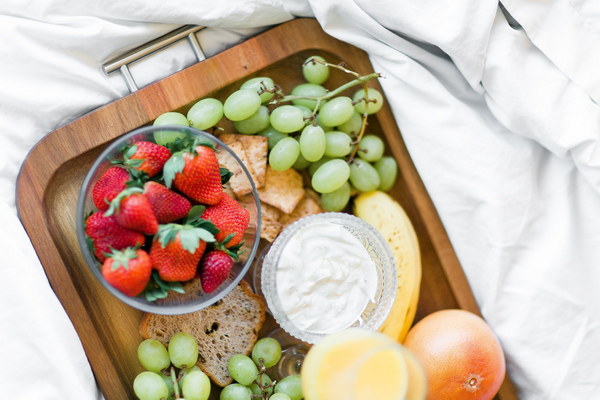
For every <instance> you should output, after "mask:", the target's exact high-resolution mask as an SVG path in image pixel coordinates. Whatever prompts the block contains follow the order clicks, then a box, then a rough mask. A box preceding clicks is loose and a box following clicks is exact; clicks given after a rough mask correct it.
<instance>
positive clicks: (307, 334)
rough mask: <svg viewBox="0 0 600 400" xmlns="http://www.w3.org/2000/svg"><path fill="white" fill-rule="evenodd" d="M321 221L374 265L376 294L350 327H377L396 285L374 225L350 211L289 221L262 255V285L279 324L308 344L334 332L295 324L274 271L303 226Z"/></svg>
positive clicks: (388, 253)
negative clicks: (341, 232) (342, 233)
mask: <svg viewBox="0 0 600 400" xmlns="http://www.w3.org/2000/svg"><path fill="white" fill-rule="evenodd" d="M321 222H329V223H332V224H335V225H339V226H341V227H342V228H343V229H345V230H346V231H348V232H349V233H350V234H352V236H354V237H355V238H356V239H358V241H359V242H360V243H361V244H362V245H363V246H364V248H365V249H366V251H367V253H368V255H369V257H370V258H371V260H372V261H373V263H374V264H375V268H376V276H377V280H376V289H375V295H374V296H373V300H374V301H372V300H369V301H368V304H367V305H366V307H365V308H364V310H363V311H362V313H361V315H360V316H359V317H358V318H357V319H356V320H355V321H354V323H352V324H351V326H352V327H362V328H365V329H370V330H376V329H378V328H379V327H380V326H381V324H382V323H383V322H384V321H385V319H386V318H387V315H388V314H389V312H390V309H391V307H392V304H393V302H394V299H395V296H396V287H397V277H396V264H395V262H394V258H393V256H392V252H391V249H390V248H389V245H388V244H387V242H386V241H385V239H384V238H383V237H382V236H381V234H379V232H377V231H376V230H375V228H373V227H372V226H371V225H369V224H368V223H367V222H365V221H363V220H362V219H360V218H358V217H355V216H353V215H350V214H345V213H334V212H328V213H321V214H315V215H311V216H308V217H304V218H301V219H299V220H298V221H296V222H294V223H292V224H290V225H289V226H288V227H286V228H285V229H284V230H283V231H282V232H281V233H280V234H279V236H278V237H277V239H276V240H275V241H274V242H273V244H272V246H271V248H270V249H269V251H268V253H267V255H266V256H265V258H264V261H263V264H262V271H261V286H262V292H263V295H264V296H265V298H266V300H267V304H268V306H269V309H270V311H271V313H272V314H273V317H274V318H275V320H276V321H277V322H278V323H279V325H280V326H281V327H282V328H283V329H284V330H285V331H286V332H288V333H289V334H290V335H292V336H294V337H296V338H297V339H299V340H301V341H303V342H306V343H310V344H314V343H317V342H318V341H319V340H320V339H322V338H323V337H325V336H327V335H328V334H329V333H333V332H327V333H319V332H316V330H311V331H309V330H306V329H301V328H299V327H298V326H297V324H294V322H293V321H292V319H291V318H290V317H289V316H288V314H287V313H286V312H285V311H284V308H283V304H282V302H281V299H280V296H279V295H278V287H277V285H278V283H277V272H278V265H279V264H280V260H281V257H282V253H283V251H284V249H285V248H286V246H287V245H288V244H289V243H290V240H291V239H292V238H293V237H294V236H295V235H296V234H297V233H298V232H299V231H301V230H302V229H303V228H305V227H308V226H310V225H312V224H316V223H321ZM303 266H304V265H303ZM319 279H321V278H319ZM319 282H320V284H323V283H325V282H324V281H322V280H319ZM321 287H322V286H321ZM342 293H344V292H342ZM346 293H347V292H346ZM338 297H339V296H338ZM298 307H300V306H298ZM320 307H322V309H323V310H326V309H327V307H328V304H324V303H323V304H322V305H320Z"/></svg>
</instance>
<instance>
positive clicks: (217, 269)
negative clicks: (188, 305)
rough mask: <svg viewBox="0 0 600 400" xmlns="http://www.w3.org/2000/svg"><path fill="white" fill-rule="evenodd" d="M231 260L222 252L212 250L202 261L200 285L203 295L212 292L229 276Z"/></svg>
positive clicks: (231, 265)
mask: <svg viewBox="0 0 600 400" xmlns="http://www.w3.org/2000/svg"><path fill="white" fill-rule="evenodd" d="M232 267H233V259H232V258H231V257H230V256H229V255H228V254H227V253H226V252H224V251H221V250H213V251H211V252H209V253H207V254H206V256H205V257H204V259H203V260H202V265H201V271H200V283H201V284H202V290H204V292H205V293H212V292H214V291H215V290H216V289H217V288H218V287H219V286H221V284H222V283H223V282H225V280H226V279H227V277H228V276H229V273H230V272H231V268H232Z"/></svg>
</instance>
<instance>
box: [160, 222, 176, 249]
mask: <svg viewBox="0 0 600 400" xmlns="http://www.w3.org/2000/svg"><path fill="white" fill-rule="evenodd" d="M180 227H181V225H178V224H165V225H159V226H158V233H157V234H156V236H155V240H156V237H158V240H159V242H160V245H161V246H162V247H163V248H165V247H167V245H168V244H169V243H171V242H172V241H173V240H175V238H176V237H177V232H178V231H179V228H180Z"/></svg>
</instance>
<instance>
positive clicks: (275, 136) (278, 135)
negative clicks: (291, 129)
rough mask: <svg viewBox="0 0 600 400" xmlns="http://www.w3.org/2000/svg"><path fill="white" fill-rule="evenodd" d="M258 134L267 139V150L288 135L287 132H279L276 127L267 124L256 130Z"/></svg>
mask: <svg viewBox="0 0 600 400" xmlns="http://www.w3.org/2000/svg"><path fill="white" fill-rule="evenodd" d="M258 135H259V136H264V137H266V138H267V139H269V150H271V149H272V148H273V147H275V145H276V144H277V143H278V142H279V141H280V140H281V139H283V138H286V137H288V134H287V133H282V132H279V131H278V130H277V129H275V128H273V127H272V126H269V127H268V128H267V129H264V130H262V131H260V132H258Z"/></svg>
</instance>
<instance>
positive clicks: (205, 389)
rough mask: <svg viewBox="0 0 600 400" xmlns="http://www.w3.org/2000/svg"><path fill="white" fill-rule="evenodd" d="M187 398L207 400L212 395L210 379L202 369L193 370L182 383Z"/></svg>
mask: <svg viewBox="0 0 600 400" xmlns="http://www.w3.org/2000/svg"><path fill="white" fill-rule="evenodd" d="M181 392H182V394H183V397H184V398H185V400H207V399H208V396H209V395H210V379H208V376H206V374H205V373H204V372H202V371H191V372H189V373H188V374H187V376H186V378H185V381H183V384H182V385H181Z"/></svg>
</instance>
